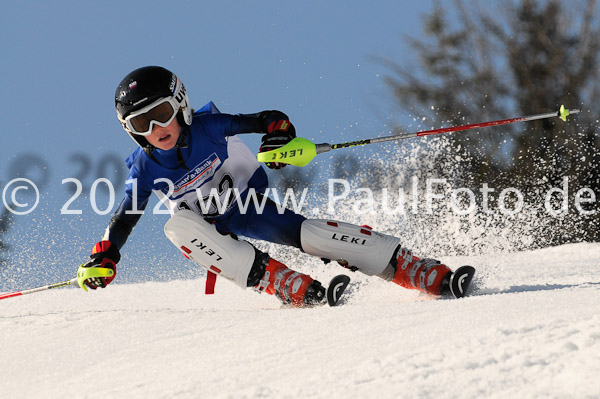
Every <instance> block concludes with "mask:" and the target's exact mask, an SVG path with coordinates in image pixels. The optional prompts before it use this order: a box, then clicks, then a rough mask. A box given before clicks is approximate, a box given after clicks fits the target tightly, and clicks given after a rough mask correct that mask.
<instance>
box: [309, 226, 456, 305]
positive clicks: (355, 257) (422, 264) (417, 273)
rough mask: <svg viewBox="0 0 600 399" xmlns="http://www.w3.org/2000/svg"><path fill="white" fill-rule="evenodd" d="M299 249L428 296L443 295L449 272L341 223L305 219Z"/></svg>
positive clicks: (397, 242)
mask: <svg viewBox="0 0 600 399" xmlns="http://www.w3.org/2000/svg"><path fill="white" fill-rule="evenodd" d="M301 242H302V249H303V250H304V251H305V252H306V253H309V254H311V255H315V256H318V257H320V258H323V259H328V260H335V261H338V262H339V263H341V264H342V265H344V266H346V267H349V268H351V269H354V270H359V271H361V272H363V273H365V274H367V275H370V276H373V275H376V276H379V277H381V278H383V279H385V280H388V281H392V282H394V283H396V284H398V285H400V286H402V287H405V288H411V289H417V290H419V291H422V292H426V293H428V294H432V295H440V294H445V291H446V290H447V287H448V281H449V278H450V275H451V270H450V268H449V267H448V266H446V265H443V264H440V262H438V261H436V260H433V259H420V258H417V257H415V256H413V255H412V253H411V252H410V251H408V250H406V249H404V248H402V247H401V246H400V240H399V239H398V238H396V237H392V236H388V235H384V234H381V233H377V232H375V231H373V230H371V229H370V228H368V227H361V226H356V225H353V224H349V223H344V222H335V221H327V220H317V219H307V220H305V221H304V222H303V223H302V227H301Z"/></svg>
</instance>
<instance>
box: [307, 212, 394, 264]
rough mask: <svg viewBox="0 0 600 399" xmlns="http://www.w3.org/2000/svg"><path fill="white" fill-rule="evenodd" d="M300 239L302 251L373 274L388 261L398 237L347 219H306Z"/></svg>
mask: <svg viewBox="0 0 600 399" xmlns="http://www.w3.org/2000/svg"><path fill="white" fill-rule="evenodd" d="M300 240H301V243H302V249H303V250H304V252H306V253H308V254H311V255H315V256H318V257H320V258H324V259H330V260H336V261H338V262H341V263H347V264H348V266H351V267H356V268H358V269H359V270H360V271H361V272H363V273H365V274H367V275H369V276H373V275H377V274H380V273H381V272H383V270H384V269H385V268H386V266H387V265H388V264H389V263H390V260H391V259H392V256H393V255H394V251H395V250H396V247H398V245H399V243H400V240H399V239H397V238H396V237H392V236H388V235H385V234H381V233H377V232H375V231H372V230H371V229H370V228H368V227H360V226H357V225H354V224H350V223H344V222H333V221H327V220H319V219H307V220H305V221H304V222H303V223H302V227H301V230H300Z"/></svg>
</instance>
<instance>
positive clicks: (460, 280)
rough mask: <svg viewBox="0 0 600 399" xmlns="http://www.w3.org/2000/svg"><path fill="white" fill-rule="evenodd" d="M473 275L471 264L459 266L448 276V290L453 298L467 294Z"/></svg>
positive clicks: (473, 270)
mask: <svg viewBox="0 0 600 399" xmlns="http://www.w3.org/2000/svg"><path fill="white" fill-rule="evenodd" d="M474 275H475V268H474V267H473V266H461V267H459V268H458V269H456V270H455V271H454V273H452V276H450V292H451V293H452V295H453V296H454V298H463V297H464V296H466V295H467V293H468V292H467V291H468V290H469V286H470V285H471V280H473V276H474Z"/></svg>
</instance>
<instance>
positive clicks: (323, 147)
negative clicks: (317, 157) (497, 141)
mask: <svg viewBox="0 0 600 399" xmlns="http://www.w3.org/2000/svg"><path fill="white" fill-rule="evenodd" d="M579 112H581V111H580V110H578V109H571V110H568V109H565V107H564V106H561V107H560V110H559V111H558V112H556V111H555V112H547V113H545V114H537V115H529V116H521V117H518V118H510V119H502V120H498V121H489V122H480V123H471V124H469V125H461V126H451V127H444V128H440V129H432V130H422V131H420V132H414V133H402V134H398V135H394V136H386V137H377V138H373V139H366V140H359V141H352V142H349V143H340V144H317V154H320V153H323V152H327V151H330V150H335V149H338V148H347V147H355V146H359V145H366V144H375V143H383V142H386V141H395V140H402V139H409V138H413V137H423V136H433V135H435V134H443V133H450V132H460V131H463V130H471V129H479V128H482V127H488V126H500V125H508V124H509V123H516V122H528V121H534V120H538V119H548V118H554V117H559V118H561V119H562V120H564V121H566V119H567V116H568V115H570V114H578V113H579Z"/></svg>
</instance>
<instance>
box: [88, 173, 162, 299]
mask: <svg viewBox="0 0 600 399" xmlns="http://www.w3.org/2000/svg"><path fill="white" fill-rule="evenodd" d="M132 188H133V187H132V186H131V185H128V186H127V187H126V189H125V192H126V195H125V198H123V200H122V201H121V204H120V205H119V208H118V209H117V211H116V212H115V213H114V215H113V217H112V218H111V220H110V223H109V224H108V227H107V228H106V232H105V233H104V237H103V239H102V241H100V242H98V243H97V244H96V245H94V248H93V250H92V255H90V258H89V260H88V261H87V262H86V263H84V264H83V265H82V267H103V268H108V269H112V270H113V272H114V274H113V275H112V276H111V277H102V278H93V279H87V280H85V285H86V286H88V287H89V288H92V289H96V288H98V287H100V288H104V287H106V286H107V285H108V284H110V283H111V282H112V281H113V280H114V278H115V277H116V275H117V263H119V260H120V259H121V253H120V250H121V248H122V247H123V245H125V242H126V241H127V238H128V237H129V234H131V231H132V230H133V227H134V226H135V225H136V224H137V222H138V221H139V220H140V217H141V216H142V211H143V210H144V209H145V207H146V205H147V204H148V199H149V197H150V195H149V193H145V194H144V195H139V194H138V195H136V196H135V197H133V196H132V191H131V190H132ZM134 198H136V199H137V204H136V203H134ZM134 209H135V210H137V211H136V212H128V211H133V210H134Z"/></svg>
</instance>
